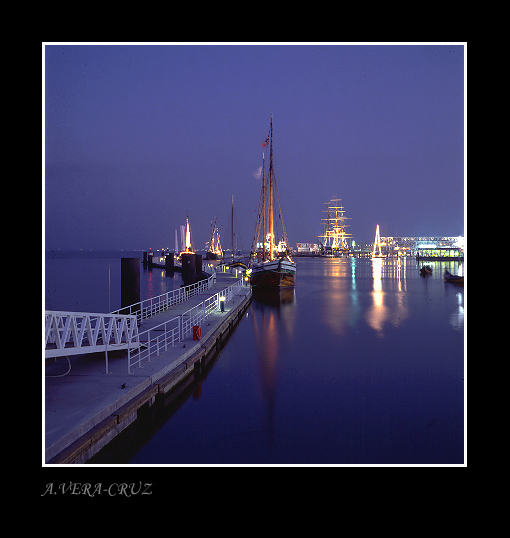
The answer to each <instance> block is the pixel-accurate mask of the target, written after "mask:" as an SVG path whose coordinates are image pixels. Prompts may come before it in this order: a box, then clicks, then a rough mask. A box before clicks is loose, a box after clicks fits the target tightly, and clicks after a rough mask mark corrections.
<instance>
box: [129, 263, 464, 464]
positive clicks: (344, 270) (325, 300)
mask: <svg viewBox="0 0 510 538" xmlns="http://www.w3.org/2000/svg"><path fill="white" fill-rule="evenodd" d="M446 267H447V268H448V270H449V271H450V272H452V273H457V272H459V271H458V269H459V267H458V264H454V263H453V262H450V263H449V264H448V265H447V266H446ZM444 268H445V263H444V262H442V263H436V264H434V268H433V274H432V275H431V276H429V277H426V278H423V277H421V276H420V275H419V273H418V269H419V267H418V266H417V265H416V262H415V261H414V260H393V259H374V260H371V259H361V260H354V259H299V260H298V273H297V281H296V288H295V292H291V293H290V294H286V295H284V296H282V297H280V299H276V300H275V299H272V300H271V299H269V298H267V297H262V298H260V297H256V296H255V297H254V299H253V303H252V306H251V307H250V308H249V310H248V312H247V315H246V317H245V319H243V321H242V322H241V323H240V325H239V327H238V328H237V330H236V332H235V333H234V334H233V335H232V337H231V340H230V341H229V342H228V344H227V347H226V348H225V349H224V350H223V352H222V354H221V355H220V357H219V359H218V362H217V364H216V365H215V366H214V368H213V370H212V371H211V373H210V374H209V376H208V377H207V379H205V380H204V381H203V382H202V387H201V389H202V390H201V404H200V408H197V407H196V406H194V407H193V405H192V402H187V403H186V404H184V405H183V406H182V408H181V409H179V411H178V412H177V413H176V414H175V416H174V417H172V418H171V419H170V420H168V422H167V423H165V425H164V426H163V427H162V428H161V430H160V431H159V432H158V433H157V434H156V435H154V437H153V438H152V439H151V440H150V441H148V442H147V444H146V446H145V447H144V448H143V449H142V450H140V452H139V453H138V454H137V455H136V456H135V457H134V458H133V459H132V460H130V461H131V463H202V464H210V463H244V464H250V463H251V464H254V463H255V464H268V463H273V464H285V463H287V464H299V463H305V464H306V463H322V464H369V463H372V464H384V463H386V464H438V463H446V464H452V463H453V464H455V463H457V464H458V463H462V461H463V417H464V412H463V357H464V355H463V294H464V291H463V289H462V288H457V287H456V286H453V285H451V284H447V283H444V282H443V272H444ZM191 424H193V431H191V428H190V425H191ZM177 439H180V441H179V442H177V441H176V440H177ZM162 452H163V454H162Z"/></svg>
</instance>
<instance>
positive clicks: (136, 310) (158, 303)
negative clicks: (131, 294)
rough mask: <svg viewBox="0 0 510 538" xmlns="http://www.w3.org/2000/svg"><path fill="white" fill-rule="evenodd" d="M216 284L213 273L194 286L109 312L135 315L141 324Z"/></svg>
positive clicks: (184, 287)
mask: <svg viewBox="0 0 510 538" xmlns="http://www.w3.org/2000/svg"><path fill="white" fill-rule="evenodd" d="M215 282H216V273H213V274H212V275H211V276H210V277H209V278H207V279H204V280H200V281H199V282H196V283H195V284H190V285H188V286H183V287H182V288H177V289H175V290H172V291H167V292H166V293H163V294H161V295H157V296H156V297H151V298H150V299H144V300H143V301H140V302H138V303H134V304H132V305H129V306H124V307H122V308H119V309H117V310H114V311H113V312H111V314H120V313H121V312H122V313H124V314H129V315H135V316H136V318H137V321H138V323H141V322H142V321H143V320H144V319H148V318H150V317H152V316H155V315H156V314H159V313H160V312H164V311H165V310H168V309H169V308H171V307H172V306H175V305H177V304H180V303H182V302H184V301H186V300H188V299H189V298H190V297H194V296H195V295H199V294H200V293H202V292H203V291H206V290H208V289H209V288H210V287H211V286H212V285H213V284H214V283H215Z"/></svg>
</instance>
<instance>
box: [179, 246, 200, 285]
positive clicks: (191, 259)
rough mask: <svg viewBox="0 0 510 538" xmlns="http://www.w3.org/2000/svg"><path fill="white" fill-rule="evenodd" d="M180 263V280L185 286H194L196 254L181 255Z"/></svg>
mask: <svg viewBox="0 0 510 538" xmlns="http://www.w3.org/2000/svg"><path fill="white" fill-rule="evenodd" d="M181 261H182V279H183V281H184V285H185V286H189V285H190V284H194V283H195V280H196V275H197V273H196V254H189V253H183V254H182V255H181Z"/></svg>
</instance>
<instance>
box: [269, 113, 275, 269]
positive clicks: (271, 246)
mask: <svg viewBox="0 0 510 538" xmlns="http://www.w3.org/2000/svg"><path fill="white" fill-rule="evenodd" d="M273 175H274V172H273V113H272V112H271V145H270V150H269V260H270V261H273V259H274V228H273Z"/></svg>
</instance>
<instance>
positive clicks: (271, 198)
mask: <svg viewBox="0 0 510 538" xmlns="http://www.w3.org/2000/svg"><path fill="white" fill-rule="evenodd" d="M268 139H269V140H270V149H269V185H268V186H267V185H266V175H265V156H264V154H263V155H262V191H261V197H260V204H259V211H258V215H257V221H256V226H255V234H254V237H253V245H252V249H251V254H250V258H251V261H250V269H249V274H250V278H251V284H252V286H253V287H254V289H258V290H261V289H264V290H269V289H281V288H289V287H293V286H294V284H295V278H296V264H295V263H294V262H293V261H292V259H291V257H290V252H289V250H288V247H287V245H288V244H289V243H288V239H287V232H286V230H285V224H284V223H283V216H282V210H281V205H280V199H279V196H278V188H277V186H276V177H275V173H274V165H273V115H272V114H271V124H270V134H269V136H268ZM275 202H276V203H275ZM276 205H277V206H278V210H279V213H278V216H279V217H280V220H281V224H282V239H281V241H279V242H277V240H276V235H275V215H274V212H275V206H276ZM266 212H267V214H266ZM266 225H267V230H266ZM261 235H262V241H259V239H260V236H261Z"/></svg>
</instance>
